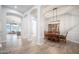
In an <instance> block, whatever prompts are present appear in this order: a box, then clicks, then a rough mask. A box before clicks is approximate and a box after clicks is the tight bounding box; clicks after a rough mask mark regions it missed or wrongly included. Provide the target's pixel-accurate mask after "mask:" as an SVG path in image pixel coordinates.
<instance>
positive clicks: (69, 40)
mask: <svg viewBox="0 0 79 59" xmlns="http://www.w3.org/2000/svg"><path fill="white" fill-rule="evenodd" d="M69 41H71V42H74V43H77V44H79V42H77V41H74V40H69Z"/></svg>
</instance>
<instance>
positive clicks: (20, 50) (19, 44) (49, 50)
mask: <svg viewBox="0 0 79 59" xmlns="http://www.w3.org/2000/svg"><path fill="white" fill-rule="evenodd" d="M7 38H8V39H7V44H6V46H4V47H2V48H0V53H1V54H78V53H79V44H77V43H73V42H70V41H67V43H66V44H65V43H62V42H59V43H56V42H51V41H47V40H45V41H44V44H42V45H37V44H35V43H32V42H29V41H27V39H24V41H22V39H20V38H17V36H16V35H7Z"/></svg>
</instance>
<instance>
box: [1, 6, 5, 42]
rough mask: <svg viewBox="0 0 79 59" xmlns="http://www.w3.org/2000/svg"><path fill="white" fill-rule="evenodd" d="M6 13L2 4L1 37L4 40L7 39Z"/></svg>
mask: <svg viewBox="0 0 79 59" xmlns="http://www.w3.org/2000/svg"><path fill="white" fill-rule="evenodd" d="M5 16H6V13H5V12H4V10H2V8H1V6H0V27H1V28H0V37H1V40H2V41H6V17H5Z"/></svg>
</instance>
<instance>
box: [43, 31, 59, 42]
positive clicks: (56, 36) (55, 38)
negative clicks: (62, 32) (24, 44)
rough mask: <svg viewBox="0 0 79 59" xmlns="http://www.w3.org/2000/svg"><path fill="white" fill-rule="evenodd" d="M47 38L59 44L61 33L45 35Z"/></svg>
mask: <svg viewBox="0 0 79 59" xmlns="http://www.w3.org/2000/svg"><path fill="white" fill-rule="evenodd" d="M45 38H46V39H48V40H51V41H55V42H59V33H48V32H47V33H45Z"/></svg>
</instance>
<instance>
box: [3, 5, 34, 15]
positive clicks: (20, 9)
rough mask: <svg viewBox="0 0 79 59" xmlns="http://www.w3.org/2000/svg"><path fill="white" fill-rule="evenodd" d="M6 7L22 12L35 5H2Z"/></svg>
mask: <svg viewBox="0 0 79 59" xmlns="http://www.w3.org/2000/svg"><path fill="white" fill-rule="evenodd" d="M2 7H4V8H9V9H13V10H16V11H18V12H21V13H22V14H23V13H25V12H26V11H28V10H29V9H31V8H32V7H33V5H2Z"/></svg>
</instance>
